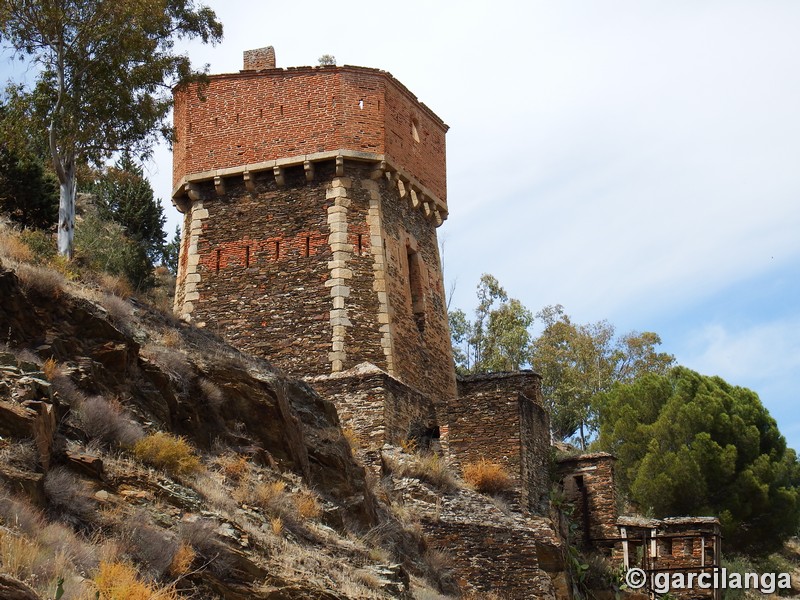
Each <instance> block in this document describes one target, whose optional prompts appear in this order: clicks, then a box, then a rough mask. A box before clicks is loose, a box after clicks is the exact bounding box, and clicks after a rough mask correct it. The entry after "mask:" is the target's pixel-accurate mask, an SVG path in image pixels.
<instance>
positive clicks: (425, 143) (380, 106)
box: [173, 67, 447, 200]
mask: <svg viewBox="0 0 800 600" xmlns="http://www.w3.org/2000/svg"><path fill="white" fill-rule="evenodd" d="M202 96H203V97H204V98H205V99H203V98H201V97H199V96H198V89H197V84H193V85H190V86H187V87H184V88H179V89H176V91H175V111H174V122H175V132H176V136H177V139H176V141H175V144H174V146H173V153H174V159H173V160H174V162H173V165H174V166H173V183H174V184H177V183H178V182H179V181H180V179H181V178H182V177H183V176H185V175H190V174H193V173H201V172H205V171H211V170H215V169H225V168H230V167H237V166H241V165H246V164H253V163H258V162H263V161H267V160H273V159H278V158H288V157H293V156H299V155H304V154H312V153H315V152H325V151H334V150H341V149H347V150H356V151H363V152H371V153H376V154H387V155H388V156H389V157H390V158H391V160H392V161H393V162H394V164H395V166H397V167H401V168H403V169H405V170H406V171H408V172H409V173H410V174H411V175H412V176H414V177H415V178H417V179H418V180H419V181H420V183H422V184H423V185H424V186H426V187H428V188H429V189H430V190H431V191H432V192H433V193H434V194H436V195H437V196H438V197H439V198H440V199H442V200H445V199H446V196H447V189H446V182H445V180H446V172H445V141H444V138H445V132H446V131H447V126H446V125H444V123H443V122H442V121H441V120H440V119H439V118H438V117H436V115H435V114H434V113H432V112H431V111H430V110H429V109H427V108H426V107H425V106H424V105H422V104H421V103H419V102H418V101H417V99H416V97H414V96H413V94H411V93H410V92H409V91H408V90H407V89H406V88H405V87H403V86H402V84H400V83H399V82H398V81H396V80H395V79H394V78H392V77H391V75H389V74H388V73H385V72H382V71H378V70H375V69H367V68H362V67H325V68H312V67H299V68H293V69H287V70H283V69H273V70H269V71H264V72H257V73H254V72H244V73H238V74H228V75H214V76H212V77H210V80H209V82H208V85H207V86H206V87H205V88H204V89H203V90H202ZM412 122H413V123H415V126H416V129H417V132H418V137H419V140H420V141H419V142H417V141H415V140H414V137H413V135H412Z"/></svg>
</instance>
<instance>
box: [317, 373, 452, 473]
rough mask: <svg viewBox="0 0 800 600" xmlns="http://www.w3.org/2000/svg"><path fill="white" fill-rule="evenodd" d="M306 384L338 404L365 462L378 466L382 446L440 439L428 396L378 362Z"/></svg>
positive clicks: (428, 442) (339, 411)
mask: <svg viewBox="0 0 800 600" xmlns="http://www.w3.org/2000/svg"><path fill="white" fill-rule="evenodd" d="M308 382H309V383H310V384H311V386H312V387H313V388H314V389H315V390H317V391H318V392H319V393H320V395H322V396H323V397H324V398H327V399H329V400H331V401H333V403H334V404H335V405H336V410H337V411H338V413H339V417H340V418H341V419H342V422H343V423H345V424H346V426H347V427H348V428H350V429H351V430H352V431H353V434H354V435H355V438H356V440H357V442H358V446H359V449H360V454H361V457H362V459H364V461H365V462H366V463H367V464H371V465H379V464H380V449H381V448H382V447H383V445H384V444H387V443H388V444H393V445H395V446H400V445H401V443H402V442H405V441H407V440H412V439H413V440H415V442H416V444H417V446H418V447H420V448H423V447H425V446H428V445H429V444H431V443H433V442H435V441H436V440H438V422H437V420H436V412H435V410H434V406H433V403H432V402H431V400H430V398H428V397H427V396H425V395H424V394H422V393H421V392H419V391H417V390H415V389H414V388H411V387H409V386H407V385H404V384H402V383H401V382H399V381H397V380H396V379H394V378H393V377H391V376H390V375H389V374H388V373H386V372H385V371H382V370H380V369H378V368H377V367H375V366H374V365H370V364H368V363H363V364H361V365H359V366H357V367H356V368H354V369H351V370H349V371H344V372H341V373H334V374H332V375H327V376H319V377H313V378H309V379H308Z"/></svg>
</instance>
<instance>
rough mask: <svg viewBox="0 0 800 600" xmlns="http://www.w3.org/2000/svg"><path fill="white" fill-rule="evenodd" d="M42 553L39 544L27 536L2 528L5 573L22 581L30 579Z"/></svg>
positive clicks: (1, 558) (0, 546) (0, 538)
mask: <svg viewBox="0 0 800 600" xmlns="http://www.w3.org/2000/svg"><path fill="white" fill-rule="evenodd" d="M40 553H41V548H40V547H39V546H38V544H35V543H34V542H32V541H31V540H29V539H28V538H27V537H24V536H20V535H15V534H14V533H11V532H8V531H4V530H3V529H0V565H1V566H2V569H3V572H4V573H7V574H9V575H11V576H12V577H16V578H17V579H20V580H22V581H25V580H27V579H29V578H30V577H31V575H32V574H33V572H32V567H33V565H34V563H35V562H36V561H37V559H38V557H39V555H40Z"/></svg>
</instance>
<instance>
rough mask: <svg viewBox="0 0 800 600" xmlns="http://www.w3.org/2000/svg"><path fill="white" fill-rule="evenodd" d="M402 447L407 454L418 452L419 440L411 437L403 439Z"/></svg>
mask: <svg viewBox="0 0 800 600" xmlns="http://www.w3.org/2000/svg"><path fill="white" fill-rule="evenodd" d="M400 447H401V448H402V449H403V452H405V453H406V454H416V453H417V450H418V449H419V448H418V445H417V440H415V439H414V438H409V439H407V440H402V441H401V442H400Z"/></svg>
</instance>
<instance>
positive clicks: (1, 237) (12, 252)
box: [0, 229, 33, 263]
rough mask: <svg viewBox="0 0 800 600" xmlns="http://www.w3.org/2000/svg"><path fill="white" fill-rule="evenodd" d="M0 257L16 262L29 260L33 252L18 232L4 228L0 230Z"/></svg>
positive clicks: (31, 258)
mask: <svg viewBox="0 0 800 600" xmlns="http://www.w3.org/2000/svg"><path fill="white" fill-rule="evenodd" d="M0 257H2V258H5V259H8V260H11V261H13V262H17V263H23V262H31V261H32V260H33V252H32V251H31V249H30V247H29V246H28V244H26V243H25V242H24V241H22V239H21V238H20V236H19V234H17V233H16V232H14V231H11V230H8V229H6V230H5V231H2V232H0Z"/></svg>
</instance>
